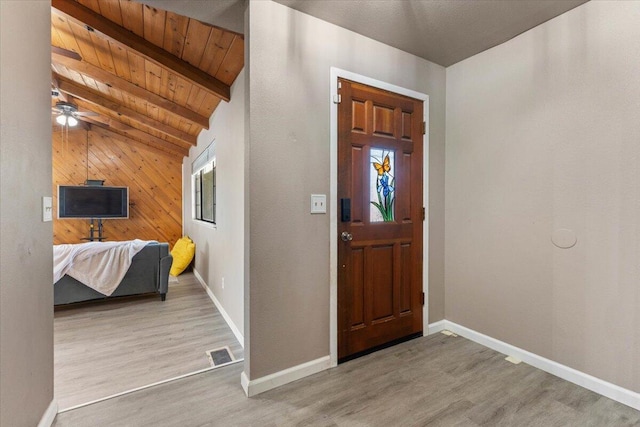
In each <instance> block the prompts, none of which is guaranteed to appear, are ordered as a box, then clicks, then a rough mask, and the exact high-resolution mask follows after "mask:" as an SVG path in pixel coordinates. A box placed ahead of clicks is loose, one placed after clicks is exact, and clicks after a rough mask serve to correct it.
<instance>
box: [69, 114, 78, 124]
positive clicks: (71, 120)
mask: <svg viewBox="0 0 640 427" xmlns="http://www.w3.org/2000/svg"><path fill="white" fill-rule="evenodd" d="M67 123H68V124H69V126H75V125H77V124H78V120H76V118H75V117H73V116H69V118H68V119H67Z"/></svg>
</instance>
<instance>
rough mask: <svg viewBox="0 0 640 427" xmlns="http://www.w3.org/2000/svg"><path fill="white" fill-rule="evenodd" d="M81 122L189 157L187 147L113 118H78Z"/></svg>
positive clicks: (158, 148)
mask: <svg viewBox="0 0 640 427" xmlns="http://www.w3.org/2000/svg"><path fill="white" fill-rule="evenodd" d="M78 118H79V119H80V120H82V121H84V122H87V123H90V124H91V125H93V126H97V127H99V128H102V129H105V130H107V131H109V132H113V133H115V134H116V135H120V136H122V137H125V138H128V139H131V140H133V141H136V142H139V143H141V144H144V145H147V146H149V147H152V148H155V149H157V150H162V151H164V152H168V153H171V154H178V155H180V156H183V157H186V156H188V155H189V149H188V148H185V147H179V146H177V145H175V144H172V143H170V142H167V141H165V140H164V139H160V138H157V137H155V136H153V135H149V134H148V133H145V132H143V131H141V130H139V129H136V128H134V127H131V126H129V125H126V124H124V123H121V122H118V121H116V120H112V119H111V118H108V119H104V118H103V117H86V116H83V117H78Z"/></svg>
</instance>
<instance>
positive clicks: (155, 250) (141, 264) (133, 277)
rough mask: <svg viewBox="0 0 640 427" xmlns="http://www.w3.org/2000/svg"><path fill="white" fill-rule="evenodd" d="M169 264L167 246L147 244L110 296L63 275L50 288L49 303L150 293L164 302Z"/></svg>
mask: <svg viewBox="0 0 640 427" xmlns="http://www.w3.org/2000/svg"><path fill="white" fill-rule="evenodd" d="M172 261H173V257H172V256H171V254H170V253H169V244H168V243H157V242H153V243H149V244H148V245H147V246H145V247H144V248H142V250H141V251H140V252H138V253H137V254H136V255H135V256H134V257H133V259H132V260H131V267H129V270H128V271H127V274H125V276H124V278H123V279H122V281H121V282H120V284H119V285H118V288H117V289H116V290H115V291H114V292H113V293H112V294H111V295H110V296H106V295H103V294H101V293H100V292H97V291H95V290H93V289H91V288H90V287H88V286H85V285H83V284H82V283H80V282H78V281H77V280H76V279H74V278H73V277H70V276H67V275H65V276H63V277H62V278H61V279H60V280H58V281H57V282H56V283H55V284H54V285H53V303H54V305H61V304H71V303H74V302H81V301H91V300H99V299H106V298H114V297H119V296H125V295H137V294H146V293H152V292H155V293H159V294H160V298H161V299H162V301H164V300H165V299H166V296H167V291H168V290H169V270H170V269H171V262H172Z"/></svg>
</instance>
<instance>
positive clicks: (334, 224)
mask: <svg viewBox="0 0 640 427" xmlns="http://www.w3.org/2000/svg"><path fill="white" fill-rule="evenodd" d="M339 77H342V78H344V79H347V80H351V81H354V82H358V83H362V84H366V85H369V86H373V87H376V88H379V89H383V90H388V91H390V92H395V93H398V94H400V95H405V96H409V97H411V98H416V99H420V100H422V101H424V121H425V123H426V132H425V135H424V136H423V144H424V147H423V153H424V158H423V194H422V198H423V203H424V205H425V207H427V209H426V218H425V221H424V227H423V231H422V239H423V242H422V247H423V255H422V266H423V267H422V290H423V292H424V295H425V302H424V307H423V308H422V334H423V335H425V336H426V335H428V332H429V292H428V291H429V209H428V206H429V96H428V95H426V94H424V93H420V92H416V91H414V90H411V89H405V88H403V87H400V86H396V85H392V84H390V83H386V82H382V81H380V80H375V79H372V78H370V77H366V76H363V75H360V74H356V73H352V72H350V71H346V70H342V69H340V68H336V67H331V78H330V92H329V93H330V96H329V106H330V111H331V113H330V117H331V143H330V149H331V168H330V173H331V182H330V186H331V188H330V199H329V200H330V202H329V206H330V210H329V247H330V249H329V269H330V270H329V328H330V330H329V351H330V357H331V366H337V364H338V106H337V105H336V104H334V102H333V100H334V95H337V93H338V78H339Z"/></svg>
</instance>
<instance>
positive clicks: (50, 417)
mask: <svg viewBox="0 0 640 427" xmlns="http://www.w3.org/2000/svg"><path fill="white" fill-rule="evenodd" d="M57 414H58V402H56V401H55V399H54V400H52V401H51V403H49V406H48V407H47V410H46V411H44V414H42V418H40V422H39V423H38V427H51V426H52V425H53V422H54V421H55V419H56V415H57Z"/></svg>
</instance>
